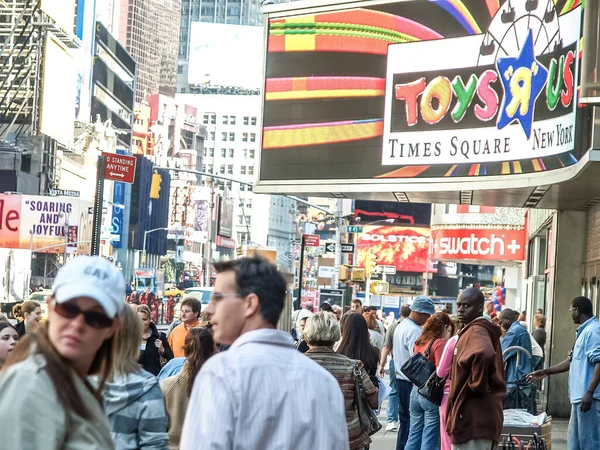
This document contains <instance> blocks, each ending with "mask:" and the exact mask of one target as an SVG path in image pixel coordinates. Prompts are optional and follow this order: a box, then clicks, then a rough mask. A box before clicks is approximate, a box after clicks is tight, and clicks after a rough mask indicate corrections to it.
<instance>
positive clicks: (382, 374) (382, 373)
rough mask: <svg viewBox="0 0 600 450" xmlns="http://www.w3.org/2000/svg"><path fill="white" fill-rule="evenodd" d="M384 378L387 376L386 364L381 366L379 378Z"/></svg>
mask: <svg viewBox="0 0 600 450" xmlns="http://www.w3.org/2000/svg"><path fill="white" fill-rule="evenodd" d="M384 376H385V365H384V364H380V365H379V377H380V378H383V377H384ZM390 376H391V375H390Z"/></svg>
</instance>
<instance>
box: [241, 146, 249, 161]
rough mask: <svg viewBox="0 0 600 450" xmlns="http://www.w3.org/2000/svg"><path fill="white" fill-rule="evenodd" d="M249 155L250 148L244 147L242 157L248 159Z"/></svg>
mask: <svg viewBox="0 0 600 450" xmlns="http://www.w3.org/2000/svg"><path fill="white" fill-rule="evenodd" d="M247 157H248V149H246V148H244V149H242V158H244V159H246V158H247Z"/></svg>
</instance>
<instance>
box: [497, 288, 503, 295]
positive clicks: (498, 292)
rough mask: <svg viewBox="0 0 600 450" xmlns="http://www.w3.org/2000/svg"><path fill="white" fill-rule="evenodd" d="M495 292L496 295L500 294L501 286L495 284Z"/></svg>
mask: <svg viewBox="0 0 600 450" xmlns="http://www.w3.org/2000/svg"><path fill="white" fill-rule="evenodd" d="M496 294H497V295H501V294H502V288H501V287H500V286H496Z"/></svg>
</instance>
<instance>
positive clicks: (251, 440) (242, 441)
mask: <svg viewBox="0 0 600 450" xmlns="http://www.w3.org/2000/svg"><path fill="white" fill-rule="evenodd" d="M214 267H215V270H216V271H217V274H218V275H217V279H216V282H215V289H214V291H213V297H212V300H211V302H210V304H209V305H208V306H207V308H206V309H205V312H206V313H207V314H208V315H209V317H210V321H211V324H212V329H213V332H214V338H215V341H216V342H218V343H220V344H231V348H230V349H229V350H228V351H226V352H223V353H219V354H217V355H215V356H213V357H212V358H210V359H209V360H208V361H207V362H206V363H205V364H204V366H203V367H202V369H201V370H200V373H199V374H198V376H197V377H196V380H195V382H194V387H193V390H192V395H191V396H190V402H189V405H188V409H187V414H186V417H185V422H184V425H183V432H182V437H181V449H182V450H196V449H198V450H203V449H207V450H208V449H210V450H234V449H235V450H276V449H277V450H295V449H297V450H316V449H319V450H347V449H348V448H349V444H348V429H347V426H346V415H345V410H344V398H343V395H342V392H341V389H340V386H339V384H338V383H337V381H336V380H335V378H334V377H333V376H332V375H331V374H330V373H329V372H327V371H326V370H325V369H323V368H322V367H321V366H320V365H318V364H317V363H315V362H313V361H312V360H310V359H309V358H307V357H306V356H305V355H303V354H302V353H300V352H298V351H297V350H296V349H295V347H294V342H293V340H292V337H291V335H290V334H289V333H286V332H283V331H279V330H277V329H276V324H277V321H278V319H279V316H280V314H281V311H282V309H283V305H284V299H285V289H286V285H285V281H284V279H283V277H282V276H281V275H280V274H279V273H278V272H277V269H276V268H275V266H273V265H272V264H270V263H268V262H267V261H265V260H263V259H259V258H242V259H239V260H235V261H228V262H220V263H216V264H215V265H214Z"/></svg>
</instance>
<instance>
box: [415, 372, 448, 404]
mask: <svg viewBox="0 0 600 450" xmlns="http://www.w3.org/2000/svg"><path fill="white" fill-rule="evenodd" d="M445 385H446V379H445V378H441V377H438V374H437V373H436V372H435V370H434V371H433V373H432V374H431V376H430V377H429V379H428V380H427V382H426V383H425V385H424V386H423V387H422V388H419V390H418V391H417V392H418V393H419V394H421V395H422V396H423V397H425V398H426V399H427V400H429V401H430V402H431V403H433V404H434V405H437V406H441V405H442V399H443V398H444V386H445Z"/></svg>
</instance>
